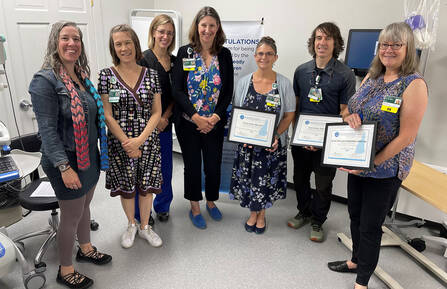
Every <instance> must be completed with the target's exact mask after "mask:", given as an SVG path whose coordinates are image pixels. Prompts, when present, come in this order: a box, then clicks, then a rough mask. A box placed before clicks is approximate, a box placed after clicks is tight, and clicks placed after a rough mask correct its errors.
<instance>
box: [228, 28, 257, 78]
mask: <svg viewBox="0 0 447 289" xmlns="http://www.w3.org/2000/svg"><path fill="white" fill-rule="evenodd" d="M222 28H223V30H224V32H225V35H226V36H227V40H226V41H225V44H224V46H225V47H226V48H228V49H230V51H231V54H232V56H233V66H234V83H235V84H236V83H237V81H238V80H239V78H241V77H242V76H244V75H246V74H249V73H251V72H254V71H255V70H256V63H255V59H254V54H255V49H256V45H257V44H258V42H259V40H261V37H262V36H264V25H262V24H261V22H260V21H222Z"/></svg>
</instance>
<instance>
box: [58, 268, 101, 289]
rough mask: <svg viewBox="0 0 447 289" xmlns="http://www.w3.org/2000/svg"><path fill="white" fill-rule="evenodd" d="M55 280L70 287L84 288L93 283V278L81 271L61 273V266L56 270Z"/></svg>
mask: <svg viewBox="0 0 447 289" xmlns="http://www.w3.org/2000/svg"><path fill="white" fill-rule="evenodd" d="M56 281H57V282H58V283H60V284H63V285H65V286H67V287H68V288H72V289H86V288H89V287H90V286H92V285H93V280H92V279H90V278H88V277H87V276H85V275H82V274H81V273H79V272H77V271H74V272H73V273H69V274H67V275H65V276H62V275H61V266H59V271H58V272H57V277H56Z"/></svg>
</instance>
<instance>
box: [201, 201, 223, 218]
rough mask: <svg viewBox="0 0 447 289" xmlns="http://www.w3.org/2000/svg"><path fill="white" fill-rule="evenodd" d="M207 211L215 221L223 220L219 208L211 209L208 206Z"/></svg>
mask: <svg viewBox="0 0 447 289" xmlns="http://www.w3.org/2000/svg"><path fill="white" fill-rule="evenodd" d="M205 207H206V210H207V211H208V214H210V216H211V218H212V219H213V220H214V221H220V220H222V213H221V212H220V211H219V209H218V208H217V207H214V208H209V207H208V205H205Z"/></svg>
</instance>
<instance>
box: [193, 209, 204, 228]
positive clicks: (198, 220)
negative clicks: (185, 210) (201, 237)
mask: <svg viewBox="0 0 447 289" xmlns="http://www.w3.org/2000/svg"><path fill="white" fill-rule="evenodd" d="M189 218H190V219H191V222H192V224H193V225H194V226H196V227H197V228H199V229H202V230H204V229H206V222H205V219H204V218H203V217H202V214H198V215H197V216H193V214H192V211H189Z"/></svg>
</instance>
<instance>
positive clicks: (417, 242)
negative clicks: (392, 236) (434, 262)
mask: <svg viewBox="0 0 447 289" xmlns="http://www.w3.org/2000/svg"><path fill="white" fill-rule="evenodd" d="M408 244H410V246H411V247H413V248H415V249H416V250H417V251H418V252H422V251H424V250H425V248H426V246H425V241H424V240H422V239H421V238H414V239H411V240H410V241H408Z"/></svg>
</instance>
